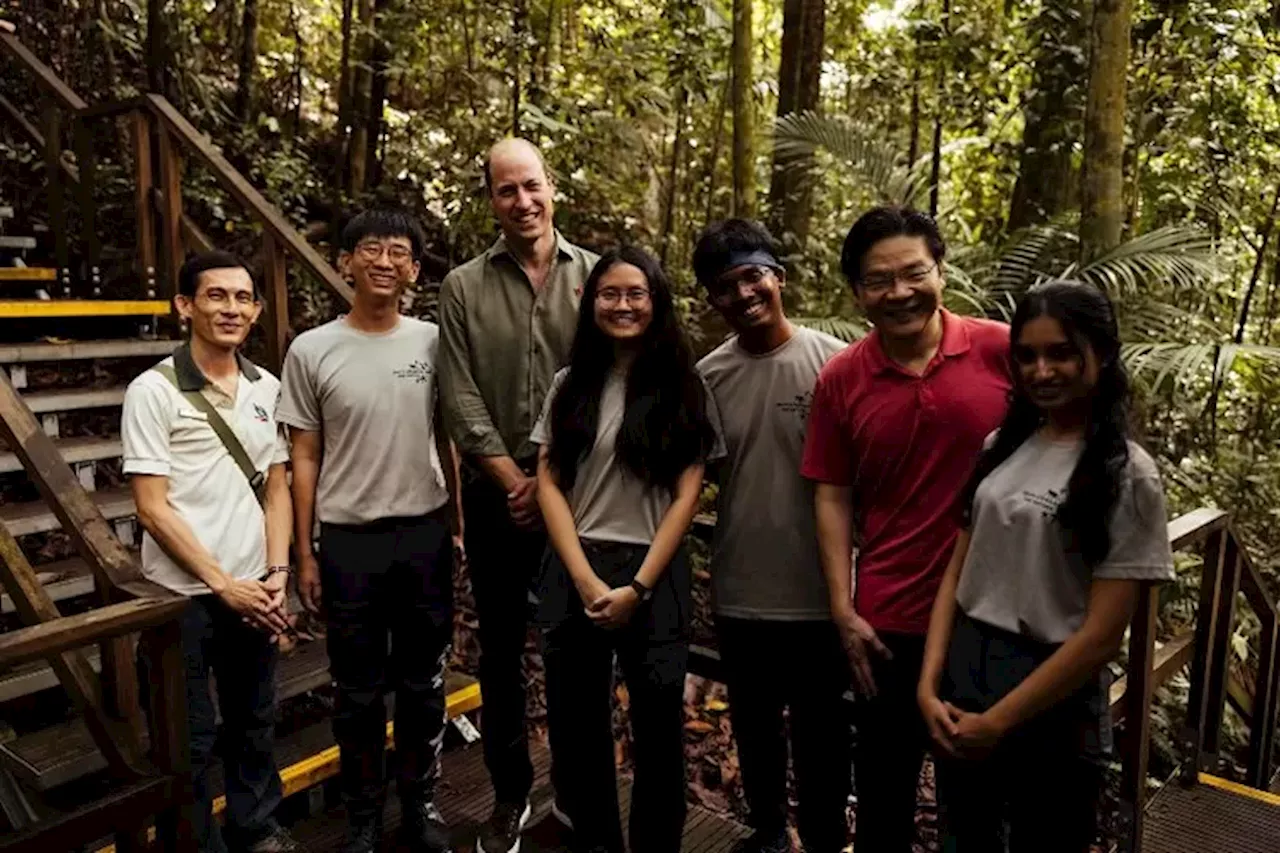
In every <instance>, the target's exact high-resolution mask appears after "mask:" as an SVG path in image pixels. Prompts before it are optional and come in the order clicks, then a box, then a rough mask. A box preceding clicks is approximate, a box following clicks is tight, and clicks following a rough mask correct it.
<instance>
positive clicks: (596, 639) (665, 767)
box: [532, 247, 723, 853]
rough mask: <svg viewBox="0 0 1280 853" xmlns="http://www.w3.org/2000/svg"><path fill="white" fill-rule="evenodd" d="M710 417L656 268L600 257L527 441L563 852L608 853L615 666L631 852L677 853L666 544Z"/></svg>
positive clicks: (679, 525) (675, 589) (693, 476)
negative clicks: (568, 845) (540, 550)
mask: <svg viewBox="0 0 1280 853" xmlns="http://www.w3.org/2000/svg"><path fill="white" fill-rule="evenodd" d="M712 405H713V404H712V403H711V402H710V401H709V397H708V395H707V393H706V390H705V388H704V387H703V385H702V382H701V380H700V379H699V378H698V375H697V373H696V372H695V370H694V361H693V353H692V351H691V349H690V347H689V345H688V343H687V341H686V340H685V336H684V333H683V332H682V331H681V329H680V324H679V320H678V318H677V317H676V313H675V305H674V302H673V299H672V295H671V287H670V284H669V283H668V281H667V278H666V276H665V275H664V274H663V272H662V269H661V267H660V266H659V265H658V262H657V261H656V260H655V259H654V258H653V257H652V256H651V255H649V254H648V253H646V252H644V251H642V250H640V249H636V248H630V247H624V248H621V249H616V250H613V251H610V252H608V253H606V254H605V255H604V256H603V257H602V258H601V259H600V261H599V262H598V263H597V264H596V266H595V268H594V269H593V270H592V271H591V275H590V277H588V279H587V282H586V285H585V287H584V290H583V294H582V304H581V307H580V310H579V313H578V330H577V335H576V337H575V338H574V342H573V347H572V349H571V350H570V354H569V365H568V367H566V368H565V369H563V370H561V371H560V372H559V373H558V374H556V377H555V380H554V382H553V384H552V388H551V390H550V391H549V392H548V394H547V402H546V404H545V406H544V409H543V414H542V418H541V419H540V420H539V422H538V424H537V426H535V427H534V430H533V435H532V441H533V442H534V443H535V444H539V445H541V453H540V454H539V461H538V503H539V505H540V506H541V508H542V513H543V517H544V519H545V520H546V526H547V533H548V536H549V539H550V543H551V547H550V549H549V550H548V554H547V561H546V566H545V571H544V576H543V582H542V589H541V598H540V603H539V621H540V623H541V624H542V626H543V631H544V635H543V638H544V661H545V664H546V671H547V716H548V722H549V724H550V736H551V753H552V760H553V774H554V779H555V784H556V793H557V800H558V805H559V806H560V807H562V808H563V809H564V811H566V812H567V813H568V817H569V819H570V821H571V822H572V824H573V827H574V837H575V842H576V845H575V846H576V849H580V850H586V851H593V853H594V851H608V853H622V851H623V843H622V822H621V817H620V815H619V811H618V800H617V789H616V780H615V777H614V747H613V728H612V713H611V702H610V697H611V695H612V685H613V659H614V655H615V654H616V655H617V658H618V661H619V662H620V664H621V666H622V673H623V677H624V678H625V680H626V684H627V688H628V694H629V697H630V703H629V705H630V717H631V727H632V734H633V738H634V749H633V751H632V754H633V757H634V763H635V784H634V786H633V788H632V800H631V820H630V830H629V836H630V842H631V849H632V850H633V851H637V853H639V851H643V853H677V851H678V850H679V849H680V835H681V830H682V827H683V825H684V814H685V804H684V747H683V742H682V728H683V691H684V678H685V672H686V669H687V666H688V656H689V617H690V610H691V607H692V604H691V590H690V587H691V578H690V571H689V565H688V562H687V561H686V559H685V555H684V553H683V550H682V547H681V542H682V540H683V537H684V534H685V531H686V530H687V529H688V527H689V524H690V522H691V521H692V520H693V516H694V513H695V512H696V511H697V506H698V496H699V494H700V492H701V490H702V471H703V465H704V463H705V462H706V461H707V459H708V458H709V457H711V456H712V455H713V454H714V453H715V452H716V450H717V445H718V442H717V439H716V434H717V431H716V429H715V427H714V426H713V422H714V412H713V410H712V409H711V406H712ZM720 452H723V451H720Z"/></svg>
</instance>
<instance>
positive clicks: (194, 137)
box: [146, 95, 355, 305]
mask: <svg viewBox="0 0 1280 853" xmlns="http://www.w3.org/2000/svg"><path fill="white" fill-rule="evenodd" d="M146 100H147V101H148V103H149V104H150V107H151V112H152V113H153V114H154V115H155V116H156V117H157V118H159V119H160V120H161V121H162V122H163V123H164V125H165V128H166V129H167V130H168V131H169V132H170V133H171V134H173V136H174V137H175V138H176V139H177V140H178V141H179V142H180V143H181V144H182V146H183V147H184V148H185V149H186V150H188V151H189V152H190V153H191V154H193V155H195V157H196V158H197V159H198V160H200V162H202V163H203V164H204V165H205V167H206V168H208V169H209V171H211V172H212V173H213V176H214V178H215V179H217V181H218V183H219V184H221V185H222V188H223V189H225V190H226V191H227V192H229V193H230V194H231V195H232V196H233V197H234V198H235V199H236V201H238V202H239V203H240V204H241V205H243V206H244V207H245V208H247V209H248V210H249V212H250V213H251V214H252V215H253V217H254V218H255V219H257V220H258V221H259V222H260V223H261V224H262V226H263V228H264V229H266V231H267V232H268V233H269V234H270V235H271V237H272V238H274V239H275V240H276V241H277V244H278V245H279V246H280V247H282V248H283V249H284V250H285V252H286V253H288V254H289V255H292V256H293V257H294V259H296V260H297V261H299V262H300V263H301V264H302V265H303V266H304V267H306V269H307V270H308V271H309V272H310V273H311V274H312V275H314V276H315V277H316V278H318V279H319V280H320V281H322V282H323V283H325V284H327V285H328V286H329V289H330V290H332V291H333V292H334V293H336V294H337V295H338V296H339V297H341V298H342V299H343V300H344V301H345V302H346V303H347V304H348V305H350V304H351V302H352V300H353V299H354V298H355V294H354V292H353V291H352V289H351V286H350V285H349V284H347V283H346V282H345V281H343V280H342V277H341V276H339V275H338V273H337V272H336V271H335V270H334V269H333V267H331V266H330V265H329V263H328V262H327V261H325V259H324V258H322V257H321V256H320V253H319V252H317V251H316V250H315V249H313V248H312V247H311V244H310V243H308V242H307V241H306V240H304V239H303V238H302V235H300V234H299V233H298V232H297V230H296V229H295V228H294V227H293V226H292V225H290V224H289V222H288V220H286V219H285V218H284V215H283V214H281V213H280V211H279V210H278V209H276V207H275V205H273V204H272V203H271V202H269V201H267V200H266V198H264V197H263V195H262V193H260V192H258V190H257V189H255V188H254V186H253V185H252V184H250V183H249V182H248V181H247V180H245V178H244V176H243V175H241V174H240V173H239V172H238V171H236V169H235V167H233V166H232V165H231V164H230V163H228V162H227V159H226V158H225V157H223V156H222V153H221V152H220V151H218V149H217V148H215V147H214V145H213V143H212V142H210V141H209V138H208V137H206V136H205V135H204V134H202V133H200V132H199V131H198V130H196V129H195V127H193V126H192V124H191V122H189V121H187V120H186V119H185V118H184V117H183V116H182V114H181V113H179V112H178V111H177V110H176V109H174V107H173V105H172V104H170V103H169V101H168V100H167V99H165V98H164V97H162V96H160V95H147V97H146Z"/></svg>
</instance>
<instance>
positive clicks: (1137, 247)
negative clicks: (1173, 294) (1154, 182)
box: [1063, 225, 1217, 297]
mask: <svg viewBox="0 0 1280 853" xmlns="http://www.w3.org/2000/svg"><path fill="white" fill-rule="evenodd" d="M1216 269H1217V266H1216V262H1215V260H1214V254H1213V242H1212V240H1211V239H1210V238H1209V236H1208V235H1207V234H1206V233H1205V232H1203V231H1201V230H1200V229H1198V228H1187V227H1185V226H1180V225H1171V226H1168V227H1165V228H1158V229H1156V230H1155V231H1150V232H1148V233H1146V234H1142V235H1140V236H1138V237H1134V238H1133V239H1132V240H1128V241H1126V242H1124V243H1121V244H1120V245H1119V246H1117V247H1116V248H1114V249H1112V250H1111V251H1110V252H1108V253H1107V254H1106V255H1104V256H1102V257H1101V258H1098V259H1097V260H1096V261H1093V262H1092V263H1089V264H1086V265H1085V266H1083V267H1079V268H1076V267H1075V266H1074V265H1072V266H1071V267H1068V268H1067V270H1066V271H1064V272H1063V277H1064V278H1077V279H1079V280H1081V281H1087V282H1090V283H1091V284H1095V285H1097V286H1098V287H1101V288H1103V289H1104V290H1106V291H1107V292H1108V293H1110V294H1111V295H1112V296H1113V297H1121V296H1125V295H1132V294H1134V293H1138V292H1140V291H1142V290H1144V289H1145V287H1146V286H1147V285H1150V284H1153V283H1157V282H1158V283H1162V284H1165V285H1172V286H1173V287H1174V288H1176V289H1178V290H1193V289H1196V288H1198V287H1201V286H1203V284H1204V282H1205V281H1206V280H1207V279H1209V278H1211V277H1212V276H1213V274H1214V272H1215V271H1216Z"/></svg>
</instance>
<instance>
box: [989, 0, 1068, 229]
mask: <svg viewBox="0 0 1280 853" xmlns="http://www.w3.org/2000/svg"><path fill="white" fill-rule="evenodd" d="M1086 12H1087V10H1086V9H1085V8H1084V4H1083V3H1082V2H1081V0H1045V3H1044V6H1043V7H1041V10H1040V14H1039V15H1038V16H1037V18H1036V21H1035V23H1034V25H1033V27H1032V31H1033V33H1034V38H1035V39H1036V53H1035V57H1036V58H1035V67H1034V69H1033V71H1032V80H1031V95H1030V98H1029V99H1028V100H1027V104H1026V107H1025V109H1024V111H1023V131H1022V154H1021V156H1020V158H1019V161H1018V179H1017V182H1016V183H1015V184H1014V185H1013V199H1012V201H1011V202H1010V204H1009V220H1008V223H1009V229H1010V230H1017V229H1019V228H1026V227H1027V226H1029V225H1037V224H1040V223H1042V222H1045V221H1047V220H1049V219H1052V218H1053V217H1055V216H1057V215H1058V214H1060V213H1062V212H1063V211H1065V210H1067V209H1069V208H1070V207H1071V206H1072V202H1073V200H1074V197H1075V194H1076V190H1077V186H1078V185H1077V183H1076V180H1077V176H1076V173H1075V168H1074V167H1073V165H1072V159H1073V154H1074V149H1075V146H1076V144H1077V143H1078V142H1079V140H1080V134H1081V132H1082V122H1083V120H1084V99H1083V95H1084V91H1083V89H1082V88H1081V86H1080V81H1081V80H1084V79H1085V74H1086V73H1087V69H1086V67H1085V62H1084V51H1083V50H1082V49H1081V48H1082V47H1083V46H1084V45H1085V42H1086V36H1085V16H1086Z"/></svg>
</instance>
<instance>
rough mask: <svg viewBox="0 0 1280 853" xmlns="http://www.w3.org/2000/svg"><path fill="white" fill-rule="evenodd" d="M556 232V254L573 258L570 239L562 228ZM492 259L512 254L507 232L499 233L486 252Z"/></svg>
mask: <svg viewBox="0 0 1280 853" xmlns="http://www.w3.org/2000/svg"><path fill="white" fill-rule="evenodd" d="M555 234H556V255H557V256H558V257H562V258H571V257H573V253H572V252H570V251H569V241H568V240H566V239H564V235H563V234H561V233H560V229H559V228H557V229H555ZM486 254H487V255H488V256H489V258H490V260H492V259H493V258H498V257H501V256H503V255H506V256H510V255H511V249H510V248H508V247H507V237H506V235H505V234H499V235H498V239H497V240H495V241H494V242H493V245H492V246H490V247H489V251H488V252H487V253H486Z"/></svg>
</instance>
